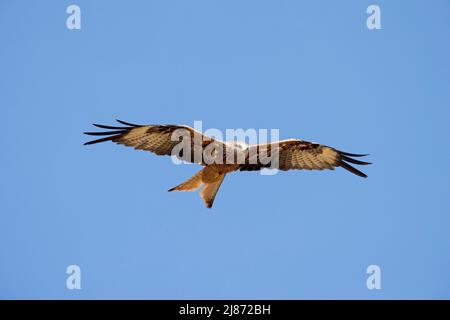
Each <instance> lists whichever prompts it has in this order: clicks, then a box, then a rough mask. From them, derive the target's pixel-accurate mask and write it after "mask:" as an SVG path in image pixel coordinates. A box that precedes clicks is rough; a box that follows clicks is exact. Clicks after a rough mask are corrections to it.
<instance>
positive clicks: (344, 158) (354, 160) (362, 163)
mask: <svg viewBox="0 0 450 320" xmlns="http://www.w3.org/2000/svg"><path fill="white" fill-rule="evenodd" d="M341 158H342V160H345V161H347V162H350V163H353V164H359V165H362V166H365V165H368V164H372V162H366V161H359V160H356V159H352V158H350V157H347V156H344V155H341Z"/></svg>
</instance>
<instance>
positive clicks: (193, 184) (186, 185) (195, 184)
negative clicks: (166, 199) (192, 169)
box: [169, 171, 202, 192]
mask: <svg viewBox="0 0 450 320" xmlns="http://www.w3.org/2000/svg"><path fill="white" fill-rule="evenodd" d="M201 186H202V176H201V171H200V172H198V173H197V174H196V175H194V176H193V177H192V178H190V179H189V180H187V181H185V182H183V183H182V184H180V185H178V186H176V187H174V188H171V189H169V192H172V191H195V190H197V189H198V188H200V187H201Z"/></svg>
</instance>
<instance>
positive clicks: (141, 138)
mask: <svg viewBox="0 0 450 320" xmlns="http://www.w3.org/2000/svg"><path fill="white" fill-rule="evenodd" d="M117 122H119V123H120V124H121V125H123V126H120V127H119V126H107V125H101V124H94V126H96V127H97V128H101V129H106V130H107V131H102V132H84V133H85V134H87V135H91V136H103V137H102V138H99V139H96V140H93V141H89V142H86V143H85V145H92V144H96V143H100V142H105V141H112V142H115V143H118V144H122V145H125V146H128V147H134V149H137V150H145V151H150V152H153V153H155V154H157V155H169V156H175V157H176V158H178V159H180V160H184V161H188V162H192V163H198V164H200V165H202V166H204V168H203V169H202V170H200V171H199V172H198V173H197V174H195V175H194V176H193V177H191V178H190V179H188V180H187V181H185V182H183V183H181V184H180V185H178V186H176V187H174V188H172V189H169V191H195V190H197V189H199V188H201V187H203V188H202V189H201V191H200V196H201V198H202V199H203V201H204V203H205V205H206V207H207V208H211V207H212V205H213V203H214V199H215V197H216V194H217V191H218V190H219V188H220V185H221V184H222V182H223V180H224V178H225V175H226V174H227V173H230V172H233V171H255V170H262V169H264V168H272V169H279V170H282V171H286V170H291V169H298V170H301V169H305V170H323V169H330V170H334V169H335V168H336V167H342V168H344V169H346V170H348V171H349V172H351V173H353V174H355V175H357V176H360V177H363V178H366V177H367V175H366V174H364V173H363V172H361V171H359V170H358V169H356V168H354V167H353V166H351V165H350V164H349V163H352V164H356V165H367V164H370V162H364V161H360V160H357V159H354V158H355V157H363V156H367V154H354V153H347V152H343V151H339V150H337V149H335V148H332V147H329V146H326V145H322V144H319V143H315V142H308V141H304V140H300V139H288V140H281V141H276V142H271V143H265V144H252V145H246V144H245V143H242V142H236V141H232V142H224V141H220V140H217V139H215V138H213V137H208V136H206V135H204V134H202V133H201V132H199V131H197V130H195V129H194V128H192V127H189V126H186V125H137V124H132V123H128V122H125V121H121V120H117Z"/></svg>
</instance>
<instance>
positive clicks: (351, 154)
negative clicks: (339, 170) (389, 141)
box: [336, 150, 369, 157]
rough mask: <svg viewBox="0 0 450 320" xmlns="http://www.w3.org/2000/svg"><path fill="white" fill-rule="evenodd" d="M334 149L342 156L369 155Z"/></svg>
mask: <svg viewBox="0 0 450 320" xmlns="http://www.w3.org/2000/svg"><path fill="white" fill-rule="evenodd" d="M336 151H337V152H339V153H340V154H342V155H344V156H349V157H365V156H368V155H369V154H357V153H348V152H344V151H340V150H336Z"/></svg>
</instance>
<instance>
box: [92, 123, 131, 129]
mask: <svg viewBox="0 0 450 320" xmlns="http://www.w3.org/2000/svg"><path fill="white" fill-rule="evenodd" d="M92 125H93V126H96V127H97V128H101V129H112V130H127V129H130V127H115V126H106V125H104V124H97V123H93V124H92Z"/></svg>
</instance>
